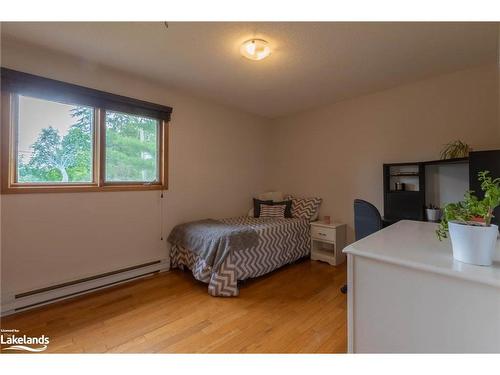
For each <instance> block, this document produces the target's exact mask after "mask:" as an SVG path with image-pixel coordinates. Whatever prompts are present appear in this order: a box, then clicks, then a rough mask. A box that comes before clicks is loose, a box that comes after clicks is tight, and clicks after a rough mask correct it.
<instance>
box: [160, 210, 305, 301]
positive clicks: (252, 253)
mask: <svg viewBox="0 0 500 375" xmlns="http://www.w3.org/2000/svg"><path fill="white" fill-rule="evenodd" d="M309 221H310V220H308V219H305V218H269V217H266V218H262V217H261V218H255V217H251V216H241V217H235V218H229V219H221V220H211V221H208V220H205V221H199V222H193V223H186V224H182V225H181V226H177V227H176V228H174V230H173V231H172V233H171V234H170V236H169V242H170V244H171V251H170V261H171V267H172V268H180V269H185V268H187V269H189V270H191V272H192V274H193V276H194V277H195V278H196V279H197V280H199V281H202V282H204V283H207V284H208V293H209V294H210V295H212V296H223V297H233V296H237V295H239V289H238V281H242V280H246V279H249V278H254V277H258V276H262V275H265V274H267V273H269V272H271V271H273V270H275V269H277V268H280V267H282V266H284V265H286V264H290V263H292V262H294V261H296V260H298V259H300V258H302V257H304V256H306V255H308V254H309V252H310V234H309ZM196 224H198V227H196ZM186 228H187V229H188V230H187V231H184V230H185V229H186ZM193 234H194V235H193ZM196 236H198V241H196V238H195V239H193V237H196ZM183 240H184V241H183ZM189 240H191V242H189ZM201 242H204V243H203V245H202V246H201V248H202V250H201V251H194V250H193V249H194V248H195V247H200V245H201ZM186 243H187V244H188V245H186ZM190 246H191V247H193V249H190V248H189V247H190Z"/></svg>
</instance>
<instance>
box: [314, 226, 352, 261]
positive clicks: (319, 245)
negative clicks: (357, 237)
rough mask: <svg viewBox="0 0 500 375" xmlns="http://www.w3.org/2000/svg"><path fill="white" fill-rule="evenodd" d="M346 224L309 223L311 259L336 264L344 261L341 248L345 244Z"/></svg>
mask: <svg viewBox="0 0 500 375" xmlns="http://www.w3.org/2000/svg"><path fill="white" fill-rule="evenodd" d="M345 230H346V225H345V224H342V223H331V224H326V223H324V222H321V221H314V222H312V223H311V259H312V260H320V261H323V262H327V263H329V264H331V265H332V266H336V265H338V264H341V263H343V262H345V254H344V253H343V252H342V249H343V248H344V246H345Z"/></svg>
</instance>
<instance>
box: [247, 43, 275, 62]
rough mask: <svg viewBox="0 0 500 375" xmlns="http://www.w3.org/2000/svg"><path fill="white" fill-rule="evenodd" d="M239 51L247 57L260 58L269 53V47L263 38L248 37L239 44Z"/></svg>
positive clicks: (251, 58)
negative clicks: (248, 38)
mask: <svg viewBox="0 0 500 375" xmlns="http://www.w3.org/2000/svg"><path fill="white" fill-rule="evenodd" d="M240 52H241V54H242V55H243V56H244V57H246V58H247V59H250V60H262V59H265V58H266V57H267V56H269V55H270V54H271V48H270V47H269V43H267V42H266V41H265V40H263V39H250V40H247V41H246V42H245V43H243V44H242V45H241V48H240Z"/></svg>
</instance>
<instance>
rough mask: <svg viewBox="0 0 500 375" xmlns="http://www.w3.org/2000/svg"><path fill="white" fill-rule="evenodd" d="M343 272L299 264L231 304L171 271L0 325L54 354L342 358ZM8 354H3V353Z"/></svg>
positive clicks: (244, 290) (258, 282)
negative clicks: (42, 340) (43, 339)
mask: <svg viewBox="0 0 500 375" xmlns="http://www.w3.org/2000/svg"><path fill="white" fill-rule="evenodd" d="M345 280H346V267H345V265H342V266H339V267H332V266H329V265H327V264H325V263H320V262H315V261H310V260H303V261H301V262H299V263H295V264H292V265H289V266H286V267H284V268H282V269H280V270H277V271H275V272H273V273H271V274H269V275H266V276H263V277H260V278H257V279H254V280H250V281H247V282H245V283H244V284H243V285H242V287H241V290H240V296H239V297H236V298H215V297H210V296H209V295H208V294H207V285H206V284H203V283H200V282H197V281H195V280H194V279H193V277H192V275H191V274H190V273H187V272H182V271H178V270H174V271H171V272H166V273H162V274H158V275H155V276H152V277H150V278H147V279H143V280H138V281H135V282H132V283H128V284H125V285H121V286H117V287H114V288H111V289H107V290H105V291H100V292H96V293H93V294H89V295H86V296H81V297H77V298H74V299H71V300H68V301H62V302H59V303H56V304H53V305H49V306H45V307H41V308H38V309H36V310H31V311H27V312H24V313H19V314H16V315H11V316H7V317H4V318H2V319H1V321H0V324H1V327H2V328H5V329H10V328H15V329H18V330H19V331H20V332H19V334H26V335H35V336H38V335H42V334H45V335H46V336H49V337H50V344H49V348H48V350H47V351H46V352H57V353H103V352H112V353H156V352H159V353H318V352H319V353H344V352H345V351H346V349H347V333H346V321H347V317H346V309H347V306H346V305H347V304H346V302H347V301H346V296H345V295H343V294H341V293H340V291H339V288H340V287H341V286H342V285H343V284H344V283H345ZM3 353H5V352H3Z"/></svg>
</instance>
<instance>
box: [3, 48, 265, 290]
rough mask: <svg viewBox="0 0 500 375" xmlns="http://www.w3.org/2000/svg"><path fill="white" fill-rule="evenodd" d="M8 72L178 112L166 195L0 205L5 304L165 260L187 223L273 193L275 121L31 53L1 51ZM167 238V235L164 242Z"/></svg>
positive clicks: (10, 198) (72, 196)
mask: <svg viewBox="0 0 500 375" xmlns="http://www.w3.org/2000/svg"><path fill="white" fill-rule="evenodd" d="M1 63H2V66H5V67H8V68H12V69H17V70H21V71H25V72H28V73H33V74H38V75H42V76H45V77H49V78H54V79H59V80H62V81H66V82H71V83H75V84H80V85H83V86H87V87H92V88H96V89H99V90H104V91H108V92H112V93H117V94H120V95H125V96H130V97H134V98H139V99H142V100H147V101H151V102H155V103H159V104H165V105H169V106H172V107H173V109H174V110H173V115H172V121H171V123H170V149H169V190H168V192H167V193H166V196H165V199H164V201H163V202H164V205H163V216H164V221H163V228H160V225H161V221H160V216H161V205H160V192H157V191H152V192H105V193H58V194H15V195H3V196H2V208H1V219H2V233H3V246H2V254H1V255H2V298H3V299H4V298H7V297H8V296H9V295H11V294H12V293H15V292H22V291H27V290H31V289H33V288H39V287H44V286H47V285H51V284H56V283H60V282H63V281H68V280H74V279H78V278H80V277H85V276H90V275H94V274H98V273H101V272H104V271H109V270H113V269H119V268H122V267H127V266H130V265H135V264H140V263H143V262H147V261H150V260H156V259H161V258H165V257H166V255H167V246H166V243H165V239H164V241H163V242H162V241H160V235H161V232H163V233H164V234H166V233H168V232H169V231H170V229H171V228H172V227H173V226H174V225H175V224H178V223H180V222H184V221H188V220H194V219H201V218H205V217H226V216H236V215H240V214H243V213H246V212H247V211H248V208H249V207H250V203H251V197H252V196H253V195H254V194H256V193H259V192H262V191H264V190H266V188H267V186H266V181H267V175H268V171H267V169H266V168H267V165H268V164H267V161H268V160H269V157H268V155H267V150H268V147H267V145H266V139H267V137H266V133H267V131H268V121H267V120H265V119H263V118H259V117H256V116H253V115H248V114H245V113H242V112H240V111H235V110H231V109H228V108H225V107H222V106H220V105H217V104H214V103H211V102H209V101H206V100H200V99H197V98H193V97H189V96H186V95H183V94H182V93H180V92H176V91H173V90H167V89H165V87H164V86H162V85H161V84H158V83H155V82H151V81H148V80H145V79H144V78H141V77H134V76H131V75H129V74H124V73H121V72H118V71H115V70H112V69H109V68H106V67H102V66H96V65H92V64H89V63H86V62H84V61H82V60H78V59H75V58H73V57H70V56H66V55H63V54H60V53H58V52H55V51H47V50H42V49H39V48H38V47H35V46H32V45H24V44H20V43H17V42H16V43H13V42H9V43H6V42H5V41H4V43H3V44H2V61H1ZM164 238H165V236H164Z"/></svg>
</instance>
